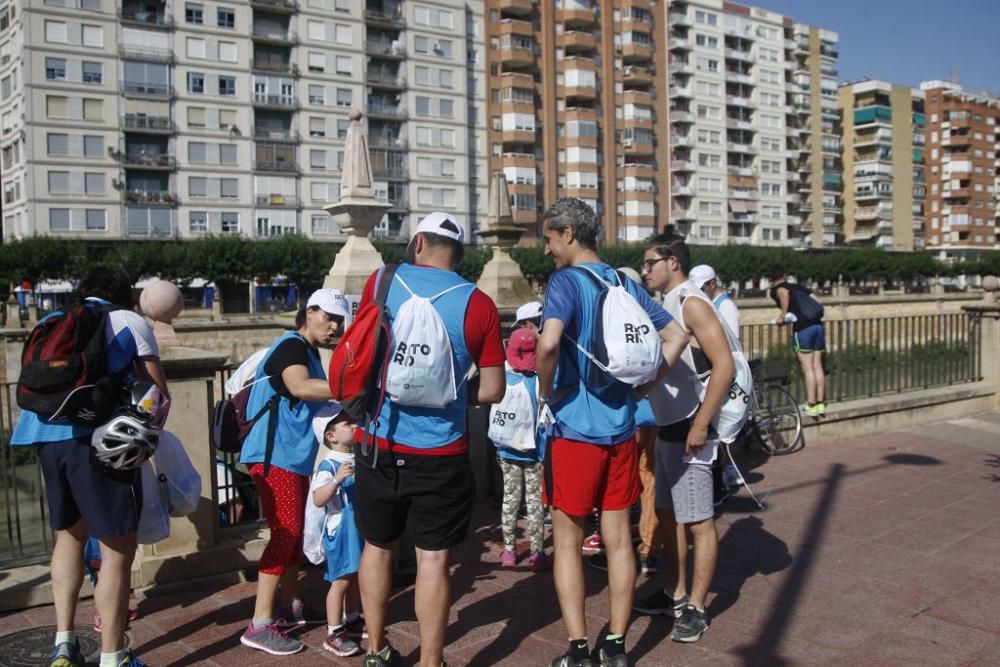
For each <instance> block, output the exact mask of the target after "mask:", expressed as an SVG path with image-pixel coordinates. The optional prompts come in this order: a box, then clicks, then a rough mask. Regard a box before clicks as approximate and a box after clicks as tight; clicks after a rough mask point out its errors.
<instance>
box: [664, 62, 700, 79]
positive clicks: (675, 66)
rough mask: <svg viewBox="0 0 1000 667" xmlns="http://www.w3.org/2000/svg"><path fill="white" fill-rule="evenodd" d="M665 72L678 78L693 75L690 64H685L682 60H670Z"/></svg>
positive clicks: (692, 68)
mask: <svg viewBox="0 0 1000 667" xmlns="http://www.w3.org/2000/svg"><path fill="white" fill-rule="evenodd" d="M667 70H668V71H669V72H670V73H671V74H676V75H678V76H691V75H692V74H694V67H692V66H691V63H686V62H684V61H682V60H672V61H671V62H670V65H669V66H668V67H667Z"/></svg>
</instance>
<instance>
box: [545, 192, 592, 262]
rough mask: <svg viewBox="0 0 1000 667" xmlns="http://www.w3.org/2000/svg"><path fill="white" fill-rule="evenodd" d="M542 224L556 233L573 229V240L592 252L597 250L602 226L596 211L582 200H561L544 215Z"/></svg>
mask: <svg viewBox="0 0 1000 667" xmlns="http://www.w3.org/2000/svg"><path fill="white" fill-rule="evenodd" d="M542 224H543V225H546V226H548V228H549V229H551V230H553V231H556V232H561V231H562V230H564V229H566V228H567V227H572V229H573V238H574V239H576V241H577V243H579V244H580V245H582V246H583V247H585V248H589V249H590V250H597V241H598V238H599V237H600V235H601V226H600V225H599V224H598V223H597V214H596V213H594V209H592V208H590V205H589V204H587V203H586V202H585V201H583V200H582V199H577V198H576V197H563V198H562V199H559V200H558V201H556V203H555V204H553V205H552V206H550V207H549V208H548V209H547V210H546V211H545V213H543V214H542Z"/></svg>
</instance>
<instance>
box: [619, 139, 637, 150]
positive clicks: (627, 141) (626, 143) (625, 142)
mask: <svg viewBox="0 0 1000 667" xmlns="http://www.w3.org/2000/svg"><path fill="white" fill-rule="evenodd" d="M634 143H635V139H623V140H622V146H625V147H626V148H627V147H628V146H631V145H633V144H634Z"/></svg>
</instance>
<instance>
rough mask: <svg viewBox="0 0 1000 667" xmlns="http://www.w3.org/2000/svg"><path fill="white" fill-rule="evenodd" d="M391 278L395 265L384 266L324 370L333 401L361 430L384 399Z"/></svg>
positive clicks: (389, 336) (369, 421)
mask: <svg viewBox="0 0 1000 667" xmlns="http://www.w3.org/2000/svg"><path fill="white" fill-rule="evenodd" d="M394 275H396V265H394V264H388V265H386V267H385V268H384V269H383V270H382V274H381V276H379V280H378V288H377V289H376V291H375V298H374V299H372V300H371V301H369V302H368V303H366V304H365V305H364V306H363V307H362V308H361V309H360V310H359V311H358V314H357V315H356V316H355V317H354V321H353V322H351V326H349V327H347V331H345V332H344V335H343V336H341V338H340V342H338V343H337V347H336V348H334V350H333V356H331V357H330V367H329V368H328V369H327V374H326V376H327V378H329V380H328V381H329V383H330V393H332V394H333V398H334V400H336V401H340V403H341V406H342V407H343V409H344V410H345V411H347V413H348V414H349V415H351V417H352V418H353V419H354V421H356V422H357V423H358V425H359V426H360V427H362V428H364V427H366V426H367V425H368V424H370V423H371V422H372V421H374V419H375V418H376V417H378V411H379V410H380V409H381V406H382V399H383V398H384V396H385V390H384V389H383V384H384V380H385V372H386V369H387V367H388V364H386V361H387V359H388V356H389V355H388V352H389V344H390V341H391V339H392V330H391V328H390V327H389V318H388V316H387V313H386V308H385V299H386V296H387V295H388V293H389V287H390V286H391V285H392V278H393V276H394Z"/></svg>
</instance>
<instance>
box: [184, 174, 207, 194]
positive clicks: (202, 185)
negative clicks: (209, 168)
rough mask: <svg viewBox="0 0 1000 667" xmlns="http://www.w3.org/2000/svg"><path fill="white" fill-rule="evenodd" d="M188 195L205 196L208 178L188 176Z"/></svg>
mask: <svg viewBox="0 0 1000 667" xmlns="http://www.w3.org/2000/svg"><path fill="white" fill-rule="evenodd" d="M188 195H189V196H191V197H207V196H208V179H207V178H205V177H204V176H190V177H189V178H188Z"/></svg>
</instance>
